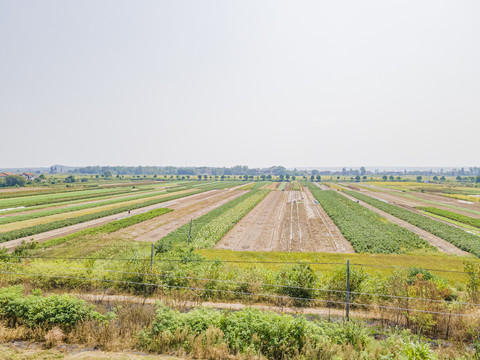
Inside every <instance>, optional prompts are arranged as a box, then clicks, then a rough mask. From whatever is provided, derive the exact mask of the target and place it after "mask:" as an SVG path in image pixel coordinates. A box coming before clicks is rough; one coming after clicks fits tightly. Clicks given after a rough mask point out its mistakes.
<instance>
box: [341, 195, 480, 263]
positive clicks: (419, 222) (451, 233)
mask: <svg viewBox="0 0 480 360" xmlns="http://www.w3.org/2000/svg"><path fill="white" fill-rule="evenodd" d="M345 193H347V194H349V195H351V196H354V197H356V198H357V199H359V200H362V201H364V202H366V203H367V204H370V205H372V206H375V207H376V208H377V209H380V210H382V211H385V212H387V213H389V214H391V215H393V216H395V217H397V218H399V219H402V220H404V221H406V222H408V223H410V224H412V225H415V226H416V227H419V228H420V229H423V230H425V231H428V232H429V233H431V234H433V235H436V236H438V237H439V238H442V239H444V240H446V241H448V242H449V243H451V244H453V245H455V246H456V247H458V248H460V249H462V250H464V251H467V252H469V253H472V254H474V255H476V256H478V257H480V237H478V236H476V235H474V234H471V233H468V232H466V231H464V230H462V229H460V228H457V227H454V226H451V225H447V224H445V223H442V222H440V221H437V220H433V219H431V218H429V217H426V216H424V215H420V214H416V213H414V212H412V211H410V210H407V209H402V208H400V207H398V206H396V205H392V204H388V203H386V202H383V201H380V200H377V199H374V198H372V197H370V196H367V195H365V194H360V193H358V192H355V191H345Z"/></svg>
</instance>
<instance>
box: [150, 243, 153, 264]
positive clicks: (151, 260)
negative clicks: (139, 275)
mask: <svg viewBox="0 0 480 360" xmlns="http://www.w3.org/2000/svg"><path fill="white" fill-rule="evenodd" d="M150 269H153V243H152V250H151V251H150Z"/></svg>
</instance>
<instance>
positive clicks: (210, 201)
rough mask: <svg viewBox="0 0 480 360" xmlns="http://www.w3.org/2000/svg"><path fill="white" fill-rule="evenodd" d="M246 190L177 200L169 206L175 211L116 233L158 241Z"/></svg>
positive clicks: (127, 236)
mask: <svg viewBox="0 0 480 360" xmlns="http://www.w3.org/2000/svg"><path fill="white" fill-rule="evenodd" d="M246 192H247V191H244V190H233V191H229V190H213V191H211V192H208V193H202V194H199V196H197V197H195V198H193V197H192V198H191V199H186V198H184V199H185V200H184V201H181V200H183V199H178V200H176V203H174V204H171V205H169V206H168V208H169V209H173V210H174V211H172V212H170V213H168V214H165V215H162V216H160V217H158V218H154V219H151V220H147V221H144V222H142V223H139V224H137V225H133V226H130V227H128V228H127V229H122V230H120V231H118V232H116V233H115V234H116V235H119V236H121V237H122V238H124V239H130V240H136V241H151V242H153V241H157V240H159V239H161V238H162V237H164V236H166V235H168V234H169V233H171V232H172V231H174V230H176V229H178V228H179V227H180V226H182V225H185V224H186V223H188V222H189V221H190V220H191V219H196V218H198V217H200V216H202V215H205V214H206V213H208V212H210V211H212V210H214V209H216V208H218V207H220V206H222V205H223V204H226V203H227V202H229V201H231V200H233V199H236V198H237V197H239V196H241V195H243V194H245V193H246Z"/></svg>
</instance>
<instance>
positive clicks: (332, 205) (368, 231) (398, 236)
mask: <svg viewBox="0 0 480 360" xmlns="http://www.w3.org/2000/svg"><path fill="white" fill-rule="evenodd" d="M306 186H307V187H308V188H309V189H310V191H311V192H312V194H313V196H314V197H315V198H316V199H317V200H318V201H319V202H320V204H321V206H322V207H323V209H324V210H325V211H326V213H327V214H328V216H330V217H331V218H332V220H333V222H334V223H335V224H336V225H337V226H338V228H339V229H340V231H341V232H342V234H343V236H345V238H346V239H347V240H348V241H350V242H351V244H352V246H353V248H354V249H355V251H356V252H368V253H381V254H388V253H404V252H406V251H411V250H415V249H420V248H432V247H431V246H430V245H429V244H428V243H427V242H426V241H425V240H423V239H421V238H420V237H419V236H418V235H416V234H414V233H412V232H410V231H408V230H406V229H404V228H402V227H400V226H398V225H396V224H393V223H391V222H389V221H388V220H386V219H385V218H383V217H381V216H380V215H378V214H376V213H374V212H373V211H371V210H369V209H367V208H365V207H363V206H361V205H359V204H357V203H355V202H354V201H351V200H349V199H347V198H346V197H344V196H343V195H341V194H338V193H337V192H335V191H330V190H321V189H320V188H318V187H317V186H315V185H313V184H312V183H306Z"/></svg>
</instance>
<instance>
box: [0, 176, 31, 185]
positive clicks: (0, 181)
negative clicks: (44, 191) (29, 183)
mask: <svg viewBox="0 0 480 360" xmlns="http://www.w3.org/2000/svg"><path fill="white" fill-rule="evenodd" d="M25 183H26V180H25V178H24V177H23V176H19V175H7V176H5V177H4V178H0V187H11V186H17V187H19V186H25Z"/></svg>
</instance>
